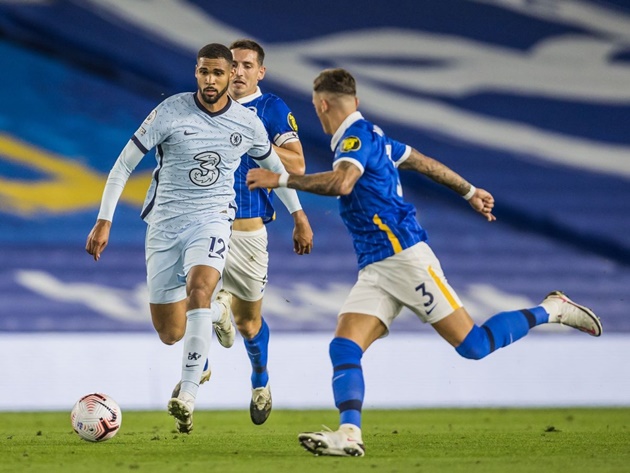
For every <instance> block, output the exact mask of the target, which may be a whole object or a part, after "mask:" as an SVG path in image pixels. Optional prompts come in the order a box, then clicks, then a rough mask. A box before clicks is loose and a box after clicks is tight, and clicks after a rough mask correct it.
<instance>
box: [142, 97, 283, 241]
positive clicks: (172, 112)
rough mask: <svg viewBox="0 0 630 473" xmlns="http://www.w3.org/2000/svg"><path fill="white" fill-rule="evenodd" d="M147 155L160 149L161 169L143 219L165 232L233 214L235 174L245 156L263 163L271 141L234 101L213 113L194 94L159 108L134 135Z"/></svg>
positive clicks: (170, 100)
mask: <svg viewBox="0 0 630 473" xmlns="http://www.w3.org/2000/svg"><path fill="white" fill-rule="evenodd" d="M132 141H133V142H134V143H135V144H136V145H137V146H138V148H140V150H141V151H142V152H143V153H147V152H148V150H150V149H151V148H153V147H154V146H155V147H156V153H155V157H156V160H157V166H156V168H155V170H154V171H153V179H152V181H151V185H150V186H149V190H148V192H147V196H146V199H145V202H144V206H143V209H142V218H143V219H144V220H145V221H146V222H147V223H148V224H150V225H153V226H155V227H157V228H160V229H162V230H166V231H177V230H179V229H182V228H185V227H187V226H188V225H189V224H190V223H192V222H203V221H204V219H205V218H206V217H207V216H209V215H211V214H213V213H217V212H224V211H225V212H228V213H229V214H233V211H234V207H235V205H234V197H235V192H234V172H235V171H236V169H237V168H238V166H239V164H240V162H241V156H242V155H243V154H245V153H247V154H250V155H251V156H253V157H254V158H258V159H264V158H265V157H267V156H268V155H269V153H270V152H271V143H270V142H269V138H268V136H267V131H266V130H265V128H264V126H263V124H262V122H261V121H260V120H259V119H258V117H257V116H256V114H254V113H252V111H251V110H249V109H247V108H245V107H243V106H241V105H240V104H238V103H237V102H235V101H233V100H232V99H230V100H229V102H228V104H227V105H226V107H225V108H224V109H223V110H221V111H219V112H216V113H211V112H209V111H208V110H207V109H206V108H205V107H204V106H203V105H202V104H201V103H199V101H198V99H197V95H196V93H190V92H187V93H182V94H176V95H173V96H171V97H169V98H167V99H166V100H164V101H163V102H162V103H161V104H159V105H158V106H157V107H156V108H155V109H154V110H153V111H152V112H151V113H150V114H149V116H148V117H147V118H146V119H145V120H144V122H143V123H142V125H141V126H140V128H139V129H138V130H137V131H136V132H135V133H134V135H133V137H132Z"/></svg>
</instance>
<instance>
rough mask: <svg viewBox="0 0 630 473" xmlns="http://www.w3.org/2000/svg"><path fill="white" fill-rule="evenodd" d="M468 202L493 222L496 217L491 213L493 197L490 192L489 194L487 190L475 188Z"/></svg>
mask: <svg viewBox="0 0 630 473" xmlns="http://www.w3.org/2000/svg"><path fill="white" fill-rule="evenodd" d="M468 203H469V204H470V206H471V207H472V208H473V209H475V210H476V211H477V212H479V213H480V214H481V215H483V216H484V217H486V220H487V221H488V222H494V221H495V220H496V219H497V218H496V217H495V216H494V215H492V209H493V208H494V197H492V194H490V192H488V191H487V190H485V189H479V188H477V190H476V191H475V195H473V196H472V197H471V198H470V200H469V201H468Z"/></svg>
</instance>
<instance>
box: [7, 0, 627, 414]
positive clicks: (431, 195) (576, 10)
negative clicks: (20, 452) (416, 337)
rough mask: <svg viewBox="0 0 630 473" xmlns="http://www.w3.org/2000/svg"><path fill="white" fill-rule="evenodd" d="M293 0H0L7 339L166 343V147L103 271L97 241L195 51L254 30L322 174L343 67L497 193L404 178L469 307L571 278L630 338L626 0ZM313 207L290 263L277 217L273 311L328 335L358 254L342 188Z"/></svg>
mask: <svg viewBox="0 0 630 473" xmlns="http://www.w3.org/2000/svg"><path fill="white" fill-rule="evenodd" d="M288 3H289V2H283V1H280V0H268V1H265V2H258V1H249V0H246V1H243V2H240V3H239V7H238V8H227V7H225V8H224V7H220V8H217V5H216V3H215V2H209V1H207V0H179V1H172V2H163V1H158V0H143V1H140V0H67V1H52V2H51V1H37V0H34V1H29V2H18V1H10V0H7V1H3V2H0V69H1V70H2V74H0V263H1V264H0V299H1V304H0V335H2V334H5V335H6V334H12V335H15V336H23V335H24V334H51V333H52V334H57V335H63V334H66V335H67V334H73V333H85V332H90V333H93V334H102V333H103V332H105V333H110V334H111V333H117V334H122V335H125V334H128V333H135V334H147V335H151V337H153V333H152V330H153V329H152V327H151V324H150V321H149V316H148V308H147V303H146V286H145V273H144V259H143V248H142V245H143V239H144V230H145V225H144V223H143V222H142V221H141V220H140V218H139V211H140V206H141V203H142V201H143V199H144V194H145V191H146V187H147V185H148V182H149V179H150V173H151V170H152V169H153V167H154V164H155V160H154V157H153V154H152V153H151V154H150V155H147V156H146V157H145V159H144V160H143V162H142V163H141V164H140V166H139V167H138V169H137V170H136V172H135V173H134V174H133V175H132V178H131V180H130V181H129V184H128V186H127V188H126V190H125V193H124V194H123V197H122V200H121V203H120V205H119V207H118V209H117V213H116V216H115V220H114V226H113V231H112V238H111V241H110V245H109V247H108V248H107V250H106V252H105V253H104V255H103V257H102V259H101V261H100V262H98V263H95V262H94V261H92V260H91V258H90V257H89V255H87V253H86V252H85V250H84V244H85V239H86V236H87V234H88V232H89V230H90V229H91V227H92V225H93V223H94V219H95V217H96V214H97V210H98V205H99V202H100V196H101V191H102V188H103V184H104V182H105V179H106V176H107V172H108V171H109V169H110V168H111V166H112V164H113V162H114V160H115V159H116V157H117V155H118V153H119V151H120V149H121V148H122V146H123V145H124V144H125V143H126V141H127V140H128V138H129V137H130V136H131V134H132V133H133V131H135V129H136V128H137V126H138V125H139V124H140V122H141V121H142V120H143V119H144V117H145V116H146V115H147V114H148V113H149V112H150V111H151V110H152V108H153V107H154V106H155V105H156V104H157V103H158V102H159V101H161V100H162V99H163V98H165V97H167V96H169V95H171V94H173V93H177V92H181V91H188V90H194V88H195V87H196V85H195V80H194V76H193V73H194V64H195V54H196V52H197V50H198V49H199V47H200V46H202V45H203V44H206V43H209V42H222V43H226V44H229V43H230V42H231V41H232V40H234V39H237V38H241V37H250V38H254V39H256V40H258V41H260V42H261V43H262V44H263V46H264V47H265V48H266V51H267V60H266V65H267V68H268V72H267V76H266V78H265V80H264V81H263V82H262V84H261V86H262V88H263V89H264V90H266V91H269V92H274V93H276V94H278V95H280V96H282V97H283V98H284V99H285V101H286V102H287V103H288V104H289V106H290V107H291V108H292V109H293V112H294V115H295V117H296V119H297V122H298V125H299V133H300V137H301V139H302V142H303V144H304V149H305V153H306V156H307V170H308V171H310V172H313V171H322V170H326V169H329V168H330V163H331V153H330V148H329V138H328V137H327V136H325V135H324V134H323V132H322V130H321V127H320V125H319V122H318V121H317V117H316V116H315V113H314V111H313V110H312V105H311V102H310V100H311V85H312V80H313V78H314V77H315V76H316V74H317V73H318V72H319V71H320V70H321V69H322V68H326V67H345V68H347V69H349V70H350V71H351V72H352V73H353V74H354V75H355V76H356V78H357V80H358V88H359V98H360V100H361V110H362V112H363V114H364V115H365V116H366V117H368V118H369V119H371V120H372V121H375V122H377V123H379V124H380V125H381V126H382V128H383V129H385V131H386V132H387V133H388V134H389V135H391V136H392V137H395V138H397V139H398V140H400V141H403V142H406V143H408V144H410V145H413V146H415V147H416V148H418V149H419V150H421V151H423V152H425V153H426V154H428V155H430V156H433V157H435V158H438V159H440V160H442V161H444V162H445V163H447V164H448V165H450V166H451V167H453V168H454V169H455V170H457V171H459V172H461V173H462V174H463V175H464V176H466V177H467V178H469V180H471V181H472V182H473V183H475V185H477V186H480V187H484V188H486V189H488V190H490V191H491V192H493V194H494V195H495V198H496V201H497V207H496V215H497V217H498V221H497V222H496V223H493V224H488V223H486V222H485V221H484V220H483V219H481V218H480V217H479V216H477V215H476V214H474V213H473V212H472V211H471V210H470V209H469V208H468V206H467V204H466V203H465V202H464V201H462V200H461V199H460V198H459V197H457V196H455V195H452V193H450V192H448V191H446V190H445V189H442V188H440V187H439V186H437V185H436V184H434V183H432V182H429V181H428V180H426V179H424V178H422V177H419V176H407V175H403V183H404V185H405V189H406V190H405V192H406V195H407V197H408V198H409V199H410V200H411V201H413V202H414V203H415V204H416V205H417V207H418V209H419V212H418V215H419V217H418V218H419V220H420V221H421V223H422V224H423V225H424V226H425V227H426V228H427V230H428V233H429V238H430V243H431V245H432V246H433V248H434V249H435V251H436V253H437V254H438V256H439V257H440V259H441V261H442V264H443V266H444V269H445V271H446V274H447V276H448V277H449V280H450V282H451V285H452V286H454V287H455V288H456V290H457V291H458V292H459V293H460V296H461V297H462V299H463V300H464V302H465V304H466V306H467V307H468V308H469V310H470V312H471V313H472V314H473V316H474V317H475V318H476V319H478V320H484V319H485V318H487V317H488V316H489V315H491V314H493V313H495V312H497V311H498V310H502V309H510V308H519V307H523V306H529V305H533V304H536V303H537V302H539V301H540V300H541V298H543V297H544V296H545V295H546V294H547V292H549V291H550V290H555V289H562V290H564V291H565V292H567V293H568V294H569V295H571V296H573V297H575V298H576V299H579V300H580V301H581V302H583V303H585V304H587V305H589V306H591V307H592V308H593V309H594V310H595V311H596V312H597V313H598V314H600V315H601V318H602V320H603V322H604V327H605V332H606V333H605V335H609V334H619V335H627V334H628V333H630V318H629V317H628V312H629V311H628V299H629V295H630V294H629V289H628V288H630V182H629V181H630V7H628V3H627V2H626V1H625V0H607V1H605V2H602V1H597V2H595V1H587V0H579V1H578V0H576V1H572V2H562V1H555V0H544V1H536V2H531V1H525V0H523V1H513V0H408V1H405V0H389V1H387V2H380V1H377V2H371V3H370V7H369V8H365V7H364V5H365V3H364V2H363V1H358V0H356V1H355V0H353V1H347V2H339V1H333V0H320V1H318V2H303V4H302V5H300V6H299V7H296V5H295V2H293V3H291V4H290V8H289V7H288V6H287V5H288ZM173 18H177V21H172V19H173ZM301 198H302V200H303V203H304V206H305V208H306V210H307V212H308V215H309V217H310V219H311V221H312V225H313V228H314V231H315V248H314V252H313V254H312V255H310V256H302V257H298V256H296V255H294V254H293V253H292V251H291V250H292V244H291V230H292V229H291V222H290V218H288V217H287V215H286V212H285V211H284V209H283V208H282V207H279V208H278V218H277V220H276V221H275V222H274V223H272V224H270V226H269V232H270V251H271V267H270V277H269V281H270V283H269V286H268V292H267V296H266V298H265V307H264V313H265V316H266V318H267V320H268V322H269V325H270V326H271V327H272V329H273V331H274V333H287V334H292V333H297V332H300V333H302V334H306V335H308V334H317V333H320V334H321V333H324V334H326V335H328V334H329V333H330V332H331V331H332V329H333V327H334V324H335V320H336V311H337V309H338V308H339V305H340V304H341V302H342V301H343V299H344V297H345V295H346V293H347V291H348V289H349V288H350V287H351V285H352V284H353V282H354V279H355V276H356V262H355V259H354V256H353V253H352V248H351V244H350V239H349V237H348V236H347V234H346V231H345V229H344V228H343V226H342V224H341V222H340V219H339V218H338V216H337V202H336V200H335V199H334V198H325V197H319V196H310V195H306V194H301ZM556 330H558V328H557V327H553V328H549V330H537V333H539V334H543V335H541V336H540V337H539V338H544V336H545V335H546V334H547V333H549V332H552V333H553V332H554V331H556ZM416 332H430V329H429V328H428V327H426V326H423V325H422V324H420V323H419V322H418V321H417V320H415V319H414V317H412V316H411V315H410V313H408V312H405V313H404V314H403V315H402V316H401V318H400V319H399V320H398V321H397V322H396V323H395V324H394V326H393V329H392V333H393V334H408V333H416ZM306 335H305V336H306ZM569 336H570V337H573V336H574V335H573V334H571V335H569ZM575 336H576V337H579V336H580V334H575ZM151 340H152V342H153V343H155V344H157V343H158V342H157V338H155V339H154V338H151ZM325 363H326V360H325V359H323V360H321V364H322V365H325ZM323 389H326V387H324V388H323ZM0 404H1V403H0ZM0 407H1V406H0Z"/></svg>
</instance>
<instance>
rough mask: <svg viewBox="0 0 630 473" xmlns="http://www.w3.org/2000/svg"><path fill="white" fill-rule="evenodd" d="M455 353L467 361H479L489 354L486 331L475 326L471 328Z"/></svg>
mask: <svg viewBox="0 0 630 473" xmlns="http://www.w3.org/2000/svg"><path fill="white" fill-rule="evenodd" d="M455 351H457V353H459V354H460V355H461V356H462V357H464V358H468V359H469V360H481V359H482V358H485V357H486V356H488V355H489V354H490V342H489V340H488V335H487V333H486V331H485V330H484V329H482V328H480V327H478V326H477V325H475V326H473V328H472V330H471V331H470V332H469V333H468V335H467V336H466V338H465V339H464V341H463V342H462V343H460V345H459V346H458V347H457V348H455Z"/></svg>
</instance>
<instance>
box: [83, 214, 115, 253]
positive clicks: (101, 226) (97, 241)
mask: <svg viewBox="0 0 630 473" xmlns="http://www.w3.org/2000/svg"><path fill="white" fill-rule="evenodd" d="M111 226H112V222H110V221H109V220H103V219H99V220H97V221H96V223H95V224H94V227H93V228H92V231H91V232H90V234H89V235H88V237H87V242H86V243H85V251H87V252H88V253H89V254H91V255H92V256H93V257H94V261H98V260H99V259H100V257H101V253H102V252H103V251H104V250H105V247H106V246H107V243H108V242H109V230H110V228H111Z"/></svg>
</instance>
